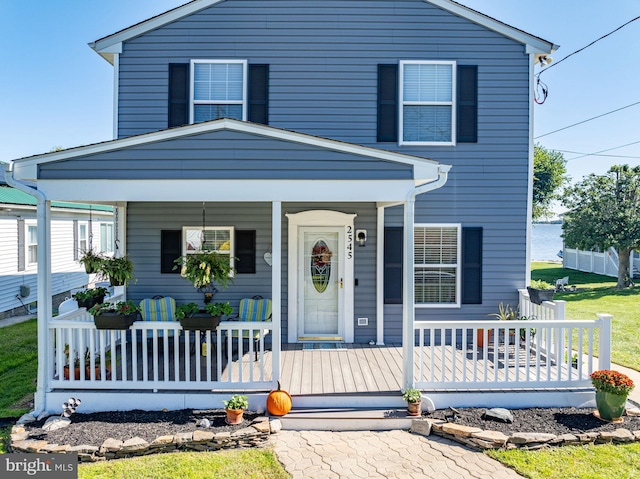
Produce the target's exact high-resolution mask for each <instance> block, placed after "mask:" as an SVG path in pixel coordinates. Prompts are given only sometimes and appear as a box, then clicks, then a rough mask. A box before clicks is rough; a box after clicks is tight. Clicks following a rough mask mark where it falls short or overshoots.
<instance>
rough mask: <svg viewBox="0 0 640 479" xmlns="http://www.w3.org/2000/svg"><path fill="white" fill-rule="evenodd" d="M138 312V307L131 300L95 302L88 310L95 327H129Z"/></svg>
mask: <svg viewBox="0 0 640 479" xmlns="http://www.w3.org/2000/svg"><path fill="white" fill-rule="evenodd" d="M139 312H140V307H139V306H138V305H137V304H135V303H134V302H133V301H131V300H128V301H119V302H117V303H116V304H111V303H102V304H96V305H95V306H93V307H92V308H91V309H90V310H89V314H91V315H93V321H94V323H95V325H96V328H97V329H129V328H130V327H131V325H132V324H133V323H134V322H135V321H137V319H138V313H139Z"/></svg>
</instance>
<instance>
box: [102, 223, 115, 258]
mask: <svg viewBox="0 0 640 479" xmlns="http://www.w3.org/2000/svg"><path fill="white" fill-rule="evenodd" d="M100 252H101V253H113V224H112V223H100Z"/></svg>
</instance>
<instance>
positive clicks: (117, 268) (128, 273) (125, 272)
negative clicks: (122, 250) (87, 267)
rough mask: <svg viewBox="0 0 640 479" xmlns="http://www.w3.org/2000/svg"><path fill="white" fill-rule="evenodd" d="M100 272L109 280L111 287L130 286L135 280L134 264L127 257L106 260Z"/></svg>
mask: <svg viewBox="0 0 640 479" xmlns="http://www.w3.org/2000/svg"><path fill="white" fill-rule="evenodd" d="M100 271H101V273H102V275H103V276H104V277H105V278H109V282H110V283H111V286H123V285H125V286H128V285H129V281H131V280H132V279H133V262H132V261H131V260H130V259H129V257H128V256H127V255H124V256H121V257H119V258H115V257H114V258H105V259H104V260H103V261H102V266H101V270H100Z"/></svg>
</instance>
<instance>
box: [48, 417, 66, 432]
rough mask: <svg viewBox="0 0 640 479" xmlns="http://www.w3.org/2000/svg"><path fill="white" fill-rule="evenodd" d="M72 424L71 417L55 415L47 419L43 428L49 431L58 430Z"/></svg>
mask: <svg viewBox="0 0 640 479" xmlns="http://www.w3.org/2000/svg"><path fill="white" fill-rule="evenodd" d="M70 424H71V419H69V418H68V417H60V416H53V417H50V418H49V419H47V420H46V421H45V423H44V425H43V426H42V429H44V430H45V431H47V432H50V431H57V430H58V429H62V428H65V427H69V425H70Z"/></svg>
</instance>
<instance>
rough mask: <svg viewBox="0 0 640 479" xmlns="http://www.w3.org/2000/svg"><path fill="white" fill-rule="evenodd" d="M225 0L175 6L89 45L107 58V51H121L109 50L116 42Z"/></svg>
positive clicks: (209, 0) (200, 1)
mask: <svg viewBox="0 0 640 479" xmlns="http://www.w3.org/2000/svg"><path fill="white" fill-rule="evenodd" d="M223 1H224V0H194V1H192V2H189V3H187V4H186V5H182V6H180V7H177V8H174V9H173V10H169V11H168V12H165V13H161V14H160V15H157V16H155V17H152V18H149V19H148V20H144V21H142V22H140V23H137V24H135V25H133V26H131V27H128V28H125V29H124V30H120V31H119V32H116V33H113V34H111V35H109V36H106V37H103V38H100V39H99V40H96V41H95V42H91V43H89V46H90V47H91V48H93V49H94V50H95V51H96V52H97V53H99V54H100V55H102V56H103V57H105V58H107V57H106V56H105V53H121V52H111V51H110V50H109V49H110V48H112V47H113V45H115V44H118V43H122V42H126V41H127V40H131V39H132V38H135V37H137V36H140V35H144V34H145V33H147V32H150V31H152V30H155V29H156V28H160V27H163V26H165V25H167V24H168V23H171V22H175V21H176V20H180V19H181V18H183V17H186V16H188V15H191V14H193V13H196V12H198V11H200V10H203V9H205V8H208V7H210V6H212V5H215V4H217V3H221V2H223ZM107 60H108V58H107Z"/></svg>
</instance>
